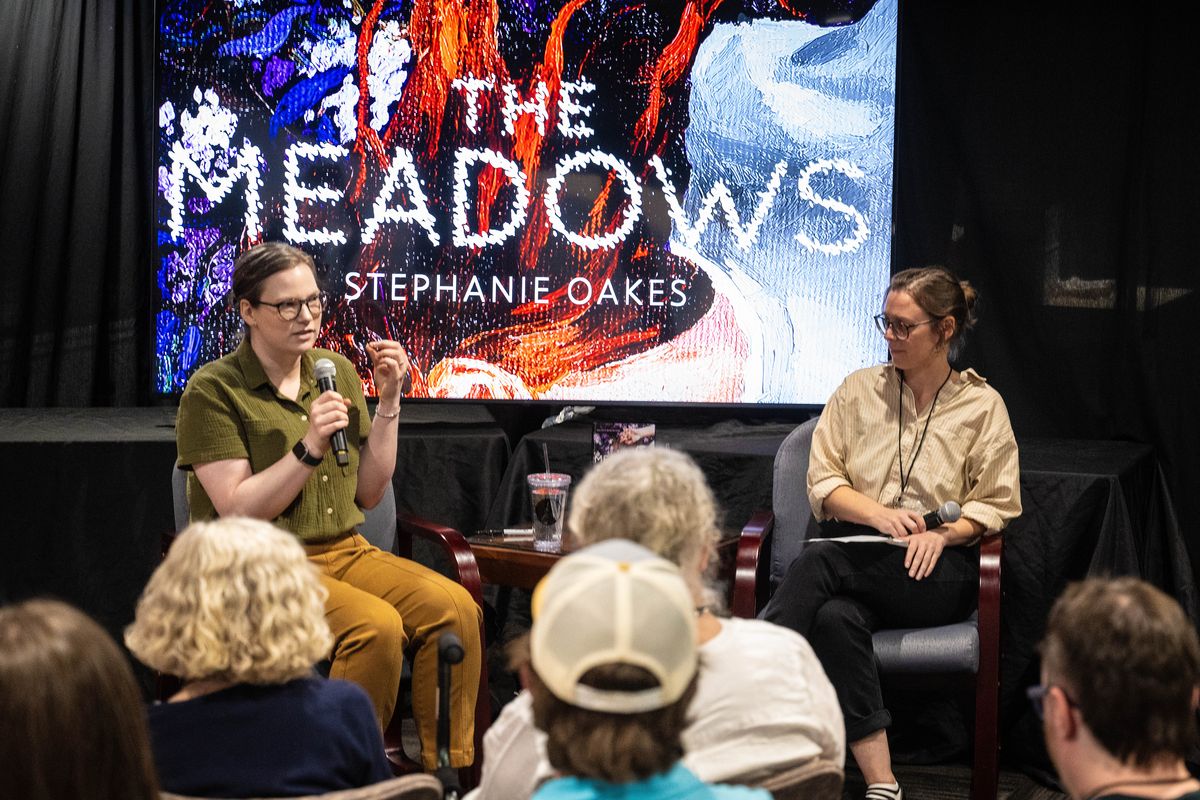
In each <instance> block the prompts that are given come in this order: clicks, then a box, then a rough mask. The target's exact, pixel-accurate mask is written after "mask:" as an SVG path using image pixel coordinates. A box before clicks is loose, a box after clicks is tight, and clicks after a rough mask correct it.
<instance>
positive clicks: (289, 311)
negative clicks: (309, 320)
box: [254, 292, 329, 322]
mask: <svg viewBox="0 0 1200 800" xmlns="http://www.w3.org/2000/svg"><path fill="white" fill-rule="evenodd" d="M254 304H255V305H259V306H271V307H272V308H274V309H275V310H276V311H278V312H279V316H280V317H282V318H283V319H285V320H287V321H288V322H291V321H292V320H294V319H295V318H296V317H298V316H300V308H301V306H308V313H309V314H311V315H312V316H313V317H318V316H320V314H321V311H322V310H323V309H324V308H325V306H327V305H329V296H328V295H327V294H325V293H324V292H317V293H316V294H314V295H313V296H312V297H306V298H304V299H303V300H281V301H280V302H278V303H268V302H267V301H265V300H256V301H254Z"/></svg>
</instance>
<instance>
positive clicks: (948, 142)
mask: <svg viewBox="0 0 1200 800" xmlns="http://www.w3.org/2000/svg"><path fill="white" fill-rule="evenodd" d="M151 6H152V4H150V3H149V2H146V1H145V0H55V1H54V2H44V1H43V0H3V2H0V252H3V254H4V266H3V269H2V270H0V404H3V405H7V406H52V405H68V406H72V405H73V406H89V405H90V406H105V405H114V406H121V405H137V404H147V403H150V402H152V400H153V398H152V397H151V396H150V372H151V370H150V358H151V354H152V351H153V347H152V340H151V337H152V330H151V327H150V318H151V315H152V302H151V301H152V297H153V288H154V287H153V272H154V270H153V266H152V264H151V253H150V243H151V237H152V231H151V220H152V207H151V201H152V194H151V191H152V180H153V157H152V153H151V143H152V139H151V136H152V132H153V130H154V122H155V120H154V102H153V97H152V86H153V83H152V72H153V63H154V58H153V51H154V18H153V10H152V7H151ZM1139 14H1140V16H1139ZM901 26H902V27H901V49H900V70H899V71H900V93H899V106H898V112H897V158H896V194H895V225H894V229H895V247H894V261H895V266H896V267H897V268H899V267H905V266H912V265H920V264H927V263H942V264H946V265H948V266H950V267H952V268H954V269H956V270H958V271H959V272H960V273H961V274H962V275H963V276H964V277H967V278H969V279H970V280H972V281H973V282H974V283H975V284H976V285H977V286H978V287H979V289H980V291H981V295H982V298H983V300H982V305H981V308H980V311H981V325H980V328H979V330H978V332H977V335H976V336H975V337H974V339H973V340H972V341H971V342H970V343H969V344H968V347H967V350H966V352H965V354H964V356H963V358H962V363H964V364H971V365H973V366H975V367H976V368H977V369H979V371H980V372H981V373H983V374H984V375H986V376H988V377H989V379H990V380H991V381H992V382H993V384H994V385H995V386H996V387H997V388H998V389H999V390H1000V391H1001V392H1002V394H1003V395H1004V397H1005V399H1006V401H1007V402H1008V406H1009V411H1010V414H1011V416H1012V419H1013V424H1014V427H1015V428H1016V431H1017V435H1018V437H1029V436H1055V437H1062V438H1084V439H1112V438H1116V439H1131V440H1137V441H1144V442H1147V443H1149V444H1151V445H1152V446H1153V447H1154V448H1155V450H1156V452H1157V453H1158V456H1159V458H1160V459H1161V461H1162V464H1163V467H1164V470H1165V473H1166V475H1167V479H1168V483H1169V485H1170V488H1171V491H1172V494H1173V497H1174V500H1175V503H1176V506H1177V509H1178V512H1179V519H1180V521H1181V526H1182V529H1183V534H1184V537H1185V540H1186V542H1187V545H1188V548H1189V551H1190V554H1191V559H1192V561H1193V564H1195V563H1196V562H1197V560H1198V559H1197V556H1198V554H1200V525H1198V524H1197V521H1196V520H1197V518H1198V516H1200V492H1197V488H1200V421H1198V419H1197V415H1196V413H1195V409H1196V406H1197V400H1198V399H1200V378H1198V377H1197V374H1198V373H1197V366H1198V365H1200V339H1198V338H1197V336H1195V335H1194V333H1193V328H1194V327H1195V325H1196V322H1197V320H1198V319H1200V315H1198V313H1197V312H1198V311H1200V307H1198V306H1200V295H1198V294H1197V291H1196V289H1197V278H1196V275H1197V270H1196V269H1195V268H1194V266H1193V255H1192V252H1191V251H1192V249H1193V240H1194V238H1195V232H1196V230H1197V228H1198V227H1200V226H1198V221H1200V199H1198V195H1197V191H1196V188H1195V186H1194V184H1195V179H1196V178H1197V176H1200V163H1198V162H1200V156H1198V155H1197V152H1198V151H1197V146H1196V144H1195V131H1196V129H1197V125H1196V123H1197V116H1198V115H1197V112H1196V108H1197V105H1198V102H1200V88H1198V87H1197V81H1196V76H1197V75H1200V48H1197V47H1196V46H1195V45H1194V42H1193V41H1192V39H1193V37H1192V34H1191V32H1190V29H1189V28H1188V27H1187V26H1186V25H1185V24H1183V21H1182V20H1181V19H1172V17H1171V11H1170V9H1169V8H1168V7H1166V6H1161V7H1158V6H1156V7H1154V13H1153V14H1150V13H1147V12H1141V11H1138V10H1136V7H1135V6H1130V5H1125V6H1122V7H1120V8H1119V9H1118V11H1117V13H1115V14H1113V13H1104V14H1101V13H1099V12H1098V11H1094V10H1093V11H1091V12H1088V13H1078V12H1076V11H1074V10H1071V9H1066V8H1059V7H1057V6H1054V5H1050V6H1039V5H1034V4H1027V5H1025V6H1011V5H1010V6H997V5H995V4H986V5H984V4H959V3H951V2H938V3H929V2H919V3H918V2H907V3H904V4H903V7H902V9H901ZM864 324H865V323H864ZM514 440H515V439H514Z"/></svg>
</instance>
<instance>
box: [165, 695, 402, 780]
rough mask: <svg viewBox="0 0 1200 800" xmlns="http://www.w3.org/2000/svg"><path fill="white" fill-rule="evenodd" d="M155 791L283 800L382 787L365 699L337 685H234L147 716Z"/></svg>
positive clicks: (380, 758)
mask: <svg viewBox="0 0 1200 800" xmlns="http://www.w3.org/2000/svg"><path fill="white" fill-rule="evenodd" d="M149 711H150V714H149V716H150V740H151V744H152V746H153V749H154V763H155V765H156V766H157V768H158V776H159V782H160V783H161V784H162V788H163V790H164V791H167V792H173V793H175V794H184V795H192V796H195V797H286V796H299V795H307V794H321V793H324V792H330V791H335V790H338V789H353V788H356V787H359V786H366V785H368V784H371V783H377V782H378V781H382V780H387V779H388V778H391V777H392V772H391V769H390V768H389V766H388V762H387V758H386V757H385V756H384V753H383V736H382V735H381V734H380V733H379V724H378V723H377V722H376V721H375V711H374V709H373V707H372V706H371V701H370V700H368V699H367V695H366V693H365V692H364V691H363V690H362V689H360V688H359V687H358V686H356V685H354V684H352V683H348V682H346V681H340V680H323V679H320V678H301V679H299V680H294V681H290V682H289V683H285V684H282V685H275V686H251V685H249V684H238V685H236V686H231V687H229V688H228V689H223V690H221V691H217V692H212V693H211V694H206V695H202V696H200V697H197V698H194V699H192V700H184V701H182V702H178V703H160V704H158V705H154V706H151V707H150V710H149Z"/></svg>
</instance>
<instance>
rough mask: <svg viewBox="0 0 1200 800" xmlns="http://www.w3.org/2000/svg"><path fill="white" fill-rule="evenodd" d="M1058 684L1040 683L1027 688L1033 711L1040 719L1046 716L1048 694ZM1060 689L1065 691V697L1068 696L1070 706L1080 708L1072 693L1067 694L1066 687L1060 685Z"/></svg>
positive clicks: (1026, 693)
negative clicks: (1072, 697)
mask: <svg viewBox="0 0 1200 800" xmlns="http://www.w3.org/2000/svg"><path fill="white" fill-rule="evenodd" d="M1056 685H1057V684H1053V683H1039V684H1038V685H1037V686H1030V687H1029V688H1028V689H1026V690H1025V696H1026V697H1028V698H1029V702H1030V704H1031V705H1032V706H1033V713H1035V714H1037V716H1038V719H1045V718H1046V695H1047V694H1049V693H1050V689H1052V688H1053V687H1054V686H1056ZM1058 690H1059V691H1060V692H1062V693H1063V697H1065V698H1067V705H1068V706H1070V707H1071V708H1079V704H1078V703H1076V702H1075V701H1074V700H1072V699H1071V695H1069V694H1067V690H1066V689H1064V688H1062V687H1061V686H1059V687H1058Z"/></svg>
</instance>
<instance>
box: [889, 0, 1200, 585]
mask: <svg viewBox="0 0 1200 800" xmlns="http://www.w3.org/2000/svg"><path fill="white" fill-rule="evenodd" d="M1120 8H1121V9H1123V13H1117V14H1115V15H1114V14H1110V13H1100V12H1099V11H1098V10H1097V9H1095V8H1092V9H1091V10H1087V7H1085V6H1077V5H1074V4H1066V5H1065V6H1059V5H1057V4H1053V3H1051V4H1041V5H1028V4H1027V5H1025V6H1011V5H1010V6H998V5H995V4H973V3H963V4H959V3H949V2H941V3H926V2H921V3H917V2H909V3H905V4H903V6H902V12H901V26H902V28H901V49H900V87H899V104H898V112H897V157H896V195H895V201H896V202H895V207H896V212H895V236H894V244H895V246H894V250H893V252H894V265H895V266H896V267H897V268H899V267H907V266H917V265H924V264H930V263H940V264H944V265H947V266H949V267H951V268H953V269H955V270H956V271H957V272H959V273H960V274H961V275H962V276H963V277H966V278H968V279H969V280H971V281H972V282H973V283H975V284H976V285H977V286H978V288H979V290H980V295H981V298H982V299H981V308H980V312H981V313H980V324H979V327H978V329H977V331H976V334H975V336H974V339H973V341H971V342H970V343H969V344H968V347H967V349H966V352H965V354H964V357H963V359H962V361H963V363H965V364H970V365H973V366H975V367H976V368H977V369H978V370H979V371H980V373H981V374H983V375H984V376H985V377H987V378H988V379H989V380H990V381H991V382H992V384H993V385H994V386H996V388H997V389H999V391H1000V392H1001V393H1002V394H1003V396H1004V398H1005V401H1006V403H1007V404H1008V409H1009V413H1010V415H1011V417H1012V420H1013V425H1014V428H1015V430H1016V432H1017V436H1018V439H1020V437H1022V436H1025V437H1030V436H1052V437H1066V438H1082V439H1130V440H1137V441H1144V442H1149V443H1151V444H1152V445H1153V446H1154V447H1155V449H1156V450H1157V452H1158V456H1159V459H1160V461H1161V463H1162V465H1163V467H1164V470H1165V472H1166V475H1167V476H1168V481H1169V485H1170V487H1171V491H1172V495H1173V497H1174V500H1175V503H1176V510H1177V512H1178V514H1179V518H1180V521H1181V525H1182V527H1183V533H1184V537H1185V540H1186V542H1187V545H1188V548H1189V552H1190V554H1191V560H1192V562H1193V566H1196V565H1197V555H1198V554H1200V525H1198V524H1197V521H1196V520H1197V519H1198V518H1200V498H1198V495H1200V492H1198V491H1197V490H1198V489H1200V456H1198V453H1200V421H1198V420H1197V414H1196V410H1197V406H1198V405H1200V378H1198V377H1197V375H1198V372H1197V368H1198V367H1200V338H1197V336H1196V334H1195V325H1196V322H1197V319H1200V313H1198V312H1200V293H1198V292H1197V269H1196V267H1195V259H1196V256H1195V252H1194V251H1195V249H1196V241H1195V240H1196V234H1197V232H1198V231H1200V194H1198V192H1197V189H1196V185H1195V183H1196V179H1197V177H1200V155H1198V152H1200V150H1198V147H1197V139H1196V130H1197V127H1196V125H1197V119H1198V116H1200V115H1198V114H1197V111H1196V109H1197V107H1198V104H1200V86H1198V84H1197V76H1200V48H1197V47H1196V45H1195V42H1194V37H1193V36H1192V34H1191V33H1190V32H1189V31H1188V29H1187V26H1186V25H1184V24H1183V21H1182V20H1181V19H1178V18H1176V19H1172V16H1171V14H1170V13H1169V12H1168V13H1155V14H1153V15H1152V14H1150V13H1149V12H1148V10H1145V9H1141V8H1140V7H1137V6H1134V5H1129V4H1126V5H1124V6H1121V7H1120ZM1158 10H1159V11H1164V12H1165V8H1160V9H1158Z"/></svg>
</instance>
